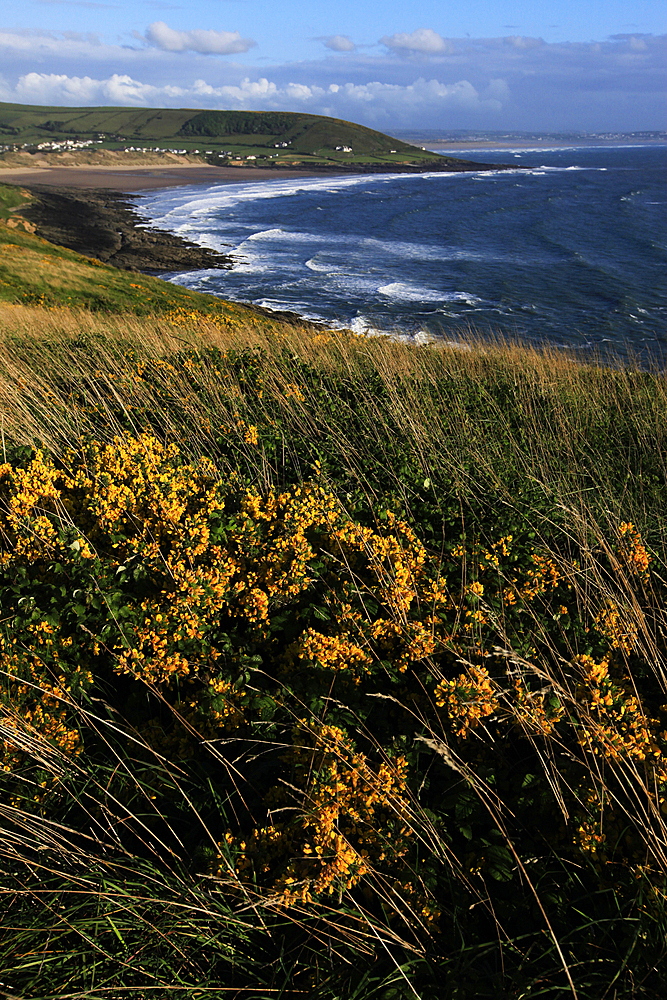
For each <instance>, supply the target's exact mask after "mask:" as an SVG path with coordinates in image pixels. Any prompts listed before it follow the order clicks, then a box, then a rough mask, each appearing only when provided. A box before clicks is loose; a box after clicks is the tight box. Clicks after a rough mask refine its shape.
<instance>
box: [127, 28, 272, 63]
mask: <svg viewBox="0 0 667 1000" xmlns="http://www.w3.org/2000/svg"><path fill="white" fill-rule="evenodd" d="M146 41H147V42H148V43H149V44H150V45H154V46H155V47H156V48H158V49H162V50H163V51H165V52H199V53H201V54H204V55H219V56H228V55H232V54H233V53H236V52H247V51H248V49H251V48H253V47H254V46H255V45H256V44H257V43H256V42H253V40H252V39H251V38H241V36H240V34H239V33H238V31H213V30H208V29H203V28H195V29H194V30H193V31H176V30H175V29H174V28H170V27H169V25H167V24H165V23H164V21H154V22H153V23H152V24H149V26H148V28H147V29H146Z"/></svg>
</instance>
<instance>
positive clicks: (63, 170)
mask: <svg viewBox="0 0 667 1000" xmlns="http://www.w3.org/2000/svg"><path fill="white" fill-rule="evenodd" d="M304 176H309V173H308V171H307V170H289V169H285V170H283V169H280V170H262V169H260V168H257V167H204V166H199V165H198V164H194V163H193V164H173V165H172V164H165V165H164V166H163V165H162V164H160V165H159V166H155V165H153V166H146V167H138V166H136V165H135V164H132V165H129V164H128V166H121V165H119V166H116V165H115V164H114V166H113V167H108V166H105V167H95V166H87V165H81V166H57V167H52V166H46V167H27V168H26V167H16V168H14V167H9V168H6V169H5V168H2V167H0V183H5V184H20V185H25V186H26V187H29V188H30V187H32V186H33V185H38V186H39V187H42V186H46V187H58V188H76V189H77V190H81V189H86V188H88V189H91V190H97V191H101V190H106V191H122V192H129V191H150V190H153V189H155V188H164V187H177V186H182V185H184V184H224V183H228V182H230V181H269V180H281V179H289V178H291V177H304ZM318 176H319V174H318Z"/></svg>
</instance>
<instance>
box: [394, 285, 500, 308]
mask: <svg viewBox="0 0 667 1000" xmlns="http://www.w3.org/2000/svg"><path fill="white" fill-rule="evenodd" d="M378 293H379V294H380V295H385V296H386V297H387V298H389V299H396V300H399V301H402V302H465V303H467V304H469V305H477V304H478V303H479V302H481V299H479V298H477V296H476V295H472V294H471V293H470V292H440V291H438V290H437V289H435V288H421V287H419V286H418V285H410V284H408V283H407V282H404V281H392V282H390V283H389V284H388V285H380V287H379V288H378Z"/></svg>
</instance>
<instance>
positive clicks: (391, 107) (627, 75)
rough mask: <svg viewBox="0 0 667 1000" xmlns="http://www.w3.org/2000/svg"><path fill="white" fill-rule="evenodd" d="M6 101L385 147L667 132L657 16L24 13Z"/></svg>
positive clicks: (80, 7)
mask: <svg viewBox="0 0 667 1000" xmlns="http://www.w3.org/2000/svg"><path fill="white" fill-rule="evenodd" d="M0 101H10V102H18V103H21V104H50V105H59V106H60V105H62V106H69V107H72V106H79V105H84V106H90V105H125V106H134V107H142V106H151V107H182V108H183V107H184V108H234V109H251V110H262V109H270V110H273V109H280V110H288V111H309V112H312V113H314V114H323V115H331V116H333V117H337V118H345V119H348V120H350V121H356V122H360V123H361V124H364V125H369V126H371V127H374V128H379V129H381V130H382V131H391V129H392V128H396V129H426V128H432V129H442V130H447V129H452V130H453V129H473V130H526V131H534V130H543V131H552V132H553V131H573V130H583V131H609V130H614V131H636V130H647V129H666V128H667V113H666V112H667V3H664V2H659V0H633V2H632V3H631V4H628V2H627V0H540V2H537V0H464V2H462V0H412V2H411V3H410V4H407V3H405V2H404V0H403V2H400V0H374V2H373V3H372V4H369V3H363V2H360V0H327V2H326V3H309V4H304V3H303V0H279V2H278V0H190V2H187V3H186V2H182V3H179V2H178V0H175V2H169V0H138V2H133V3H129V2H125V0H108V2H102V0H99V2H98V0H23V2H22V3H20V4H18V3H9V2H8V0H3V2H2V4H0Z"/></svg>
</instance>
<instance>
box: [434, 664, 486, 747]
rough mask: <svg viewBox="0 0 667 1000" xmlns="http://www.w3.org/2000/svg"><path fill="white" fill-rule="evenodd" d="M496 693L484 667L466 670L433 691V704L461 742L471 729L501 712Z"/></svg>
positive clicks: (441, 683)
mask: <svg viewBox="0 0 667 1000" xmlns="http://www.w3.org/2000/svg"><path fill="white" fill-rule="evenodd" d="M498 695H499V692H498V689H497V686H496V684H495V683H494V682H493V680H492V679H491V678H490V677H489V672H488V670H487V669H486V668H485V667H476V666H470V667H468V669H467V671H466V673H464V674H459V676H458V677H456V678H455V679H454V680H451V681H448V680H443V681H440V683H439V684H438V685H437V687H436V689H435V703H436V705H437V706H438V708H444V709H446V711H447V714H448V716H449V718H450V719H452V720H453V721H454V723H455V730H454V731H455V733H456V735H457V736H461V737H462V738H463V739H465V738H466V736H467V735H468V731H469V730H470V729H474V728H476V727H477V726H478V725H479V724H480V722H481V721H482V720H483V719H486V718H488V717H489V716H490V715H494V714H495V713H496V712H498V710H499V708H500V701H499V697H498Z"/></svg>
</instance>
